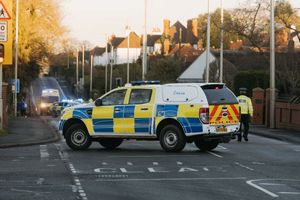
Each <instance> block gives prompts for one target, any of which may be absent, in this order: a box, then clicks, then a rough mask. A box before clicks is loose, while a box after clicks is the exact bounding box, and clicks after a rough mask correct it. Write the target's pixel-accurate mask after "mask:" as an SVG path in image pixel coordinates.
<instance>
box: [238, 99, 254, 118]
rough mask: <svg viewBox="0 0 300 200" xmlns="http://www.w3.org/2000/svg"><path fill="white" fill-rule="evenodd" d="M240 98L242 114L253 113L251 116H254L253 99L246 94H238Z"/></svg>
mask: <svg viewBox="0 0 300 200" xmlns="http://www.w3.org/2000/svg"><path fill="white" fill-rule="evenodd" d="M238 100H239V107H240V109H241V110H240V111H241V114H242V115H244V114H249V115H251V117H252V116H253V106H252V102H251V99H250V98H249V97H247V96H245V95H240V96H238Z"/></svg>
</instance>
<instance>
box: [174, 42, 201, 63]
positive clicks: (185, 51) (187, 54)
mask: <svg viewBox="0 0 300 200" xmlns="http://www.w3.org/2000/svg"><path fill="white" fill-rule="evenodd" d="M201 53H202V52H201V51H200V50H197V49H195V48H194V47H192V45H191V44H190V43H186V44H181V45H179V44H176V45H175V47H174V48H173V49H172V50H171V51H170V54H171V55H174V56H178V57H181V58H184V59H185V61H186V62H192V61H194V60H195V59H196V58H197V57H198V56H199V55H200V54H201Z"/></svg>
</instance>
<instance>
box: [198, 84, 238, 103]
mask: <svg viewBox="0 0 300 200" xmlns="http://www.w3.org/2000/svg"><path fill="white" fill-rule="evenodd" d="M201 88H202V89H203V91H204V93H205V95H206V98H207V101H208V104H237V103H238V101H237V98H236V96H235V95H234V94H233V93H232V92H231V91H230V90H229V89H228V88H227V87H226V86H224V85H204V86H201Z"/></svg>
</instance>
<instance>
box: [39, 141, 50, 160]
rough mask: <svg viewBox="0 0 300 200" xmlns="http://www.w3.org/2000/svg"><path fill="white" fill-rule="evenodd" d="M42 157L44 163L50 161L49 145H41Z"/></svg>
mask: <svg viewBox="0 0 300 200" xmlns="http://www.w3.org/2000/svg"><path fill="white" fill-rule="evenodd" d="M40 156H41V160H43V161H45V160H48V159H49V153H48V149H47V145H40Z"/></svg>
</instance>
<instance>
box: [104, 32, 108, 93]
mask: <svg viewBox="0 0 300 200" xmlns="http://www.w3.org/2000/svg"><path fill="white" fill-rule="evenodd" d="M106 38H107V37H106ZM107 48H108V40H107V41H106V46H105V54H106V65H105V84H104V85H105V93H106V92H107V65H108V49H107Z"/></svg>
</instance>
